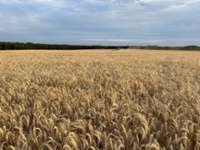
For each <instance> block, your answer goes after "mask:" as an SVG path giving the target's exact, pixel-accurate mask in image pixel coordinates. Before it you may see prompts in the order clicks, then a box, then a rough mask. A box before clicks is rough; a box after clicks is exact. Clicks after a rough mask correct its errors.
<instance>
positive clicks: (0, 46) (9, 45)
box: [0, 42, 128, 50]
mask: <svg viewBox="0 0 200 150" xmlns="http://www.w3.org/2000/svg"><path fill="white" fill-rule="evenodd" d="M118 48H128V47H127V46H101V45H65V44H38V43H30V42H28V43H20V42H0V50H29V49H33V50H36V49H44V50H79V49H118Z"/></svg>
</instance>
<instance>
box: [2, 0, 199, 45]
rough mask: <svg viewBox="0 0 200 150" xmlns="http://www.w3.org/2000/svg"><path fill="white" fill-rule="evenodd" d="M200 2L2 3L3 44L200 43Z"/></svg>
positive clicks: (43, 0) (83, 0)
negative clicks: (12, 42) (199, 15)
mask: <svg viewBox="0 0 200 150" xmlns="http://www.w3.org/2000/svg"><path fill="white" fill-rule="evenodd" d="M199 4H200V0H190V1H188V0H76V1H74V0H29V1H26V0H9V1H8V0H0V20H1V21H0V41H19V42H36V43H38V42H39V43H58V44H60V43H63V44H90V45H96V44H101V45H172V46H174V45H181V46H182V45H199V43H200V28H199V26H200V19H199V18H198V14H199V13H200V9H199V7H198V6H199Z"/></svg>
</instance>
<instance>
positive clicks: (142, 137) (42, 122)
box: [0, 50, 200, 150]
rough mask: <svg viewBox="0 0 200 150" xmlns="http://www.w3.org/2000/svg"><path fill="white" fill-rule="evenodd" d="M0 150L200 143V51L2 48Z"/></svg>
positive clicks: (139, 149) (160, 148)
mask: <svg viewBox="0 0 200 150" xmlns="http://www.w3.org/2000/svg"><path fill="white" fill-rule="evenodd" d="M0 149H1V150H4V149H5V150H14V149H15V150H38V149H40V150H47V149H49V150H50V149H54V150H58V149H59V150H60V149H63V150H104V149H105V150H199V149H200V52H189V51H153V50H151V51H149V50H146V51H142V50H117V51H114V50H113V51H112V50H81V51H42V50H40V51H36V50H34V51H33V50H32V51H31V50H29V51H0Z"/></svg>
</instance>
